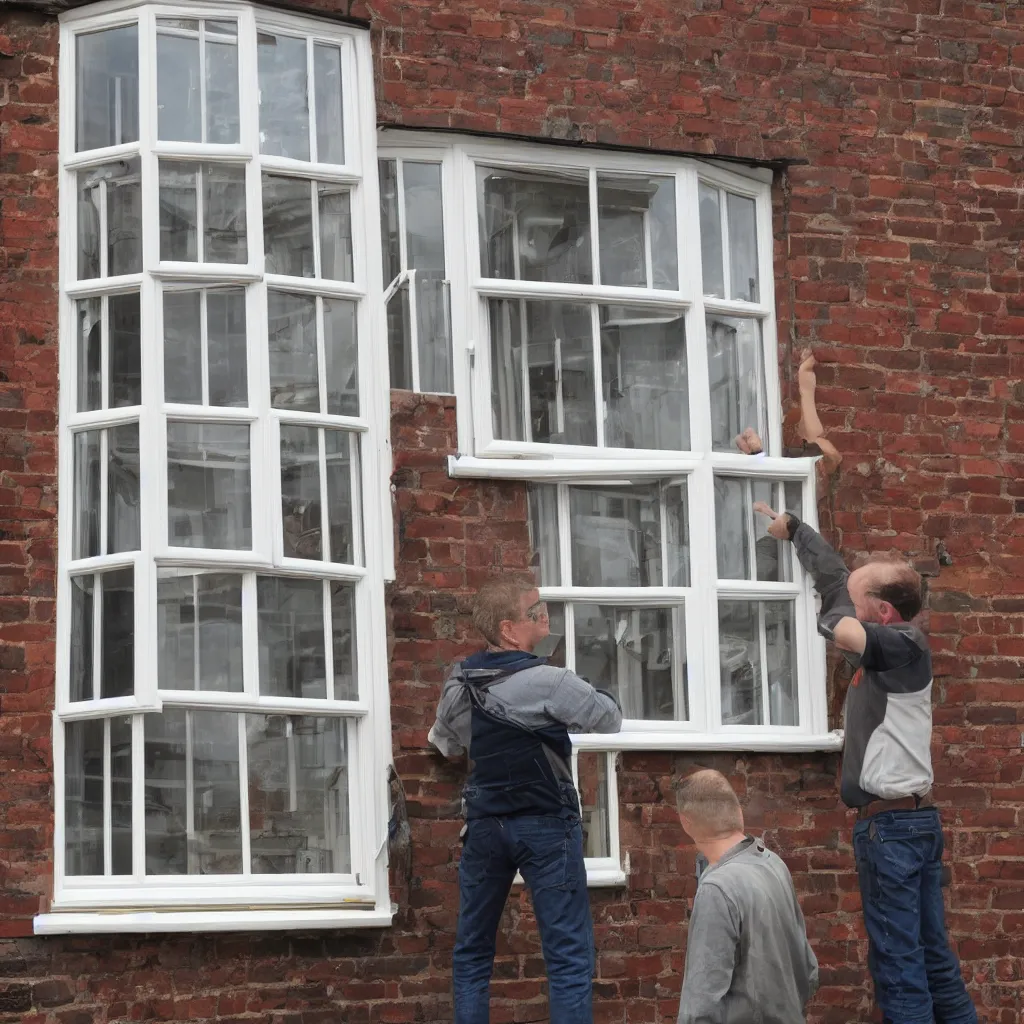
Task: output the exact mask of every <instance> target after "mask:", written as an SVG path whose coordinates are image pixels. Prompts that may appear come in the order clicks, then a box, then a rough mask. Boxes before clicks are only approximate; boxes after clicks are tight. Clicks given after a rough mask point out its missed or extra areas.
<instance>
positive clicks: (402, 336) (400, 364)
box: [387, 281, 415, 391]
mask: <svg viewBox="0 0 1024 1024" xmlns="http://www.w3.org/2000/svg"><path fill="white" fill-rule="evenodd" d="M409 291H410V288H409V282H408V281H405V282H404V283H403V284H402V285H401V287H400V288H399V289H398V291H396V292H395V294H394V295H392V296H391V299H390V301H389V302H388V306H387V318H388V366H389V368H390V373H391V379H390V384H391V387H392V389H396V388H397V389H400V390H402V391H412V390H413V387H414V384H415V381H414V380H413V373H412V326H411V317H412V308H411V301H410V299H409Z"/></svg>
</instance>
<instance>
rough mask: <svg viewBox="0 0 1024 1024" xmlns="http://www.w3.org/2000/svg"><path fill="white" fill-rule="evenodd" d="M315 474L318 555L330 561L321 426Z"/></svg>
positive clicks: (328, 517) (327, 506) (318, 430)
mask: <svg viewBox="0 0 1024 1024" xmlns="http://www.w3.org/2000/svg"><path fill="white" fill-rule="evenodd" d="M316 455H317V474H318V478H319V482H320V557H321V558H322V559H323V561H325V562H330V561H331V560H332V558H333V556H334V552H333V551H331V540H330V537H331V530H330V515H329V510H330V504H329V502H328V497H327V438H326V436H325V435H324V430H323V428H322V427H320V428H318V429H317V432H316Z"/></svg>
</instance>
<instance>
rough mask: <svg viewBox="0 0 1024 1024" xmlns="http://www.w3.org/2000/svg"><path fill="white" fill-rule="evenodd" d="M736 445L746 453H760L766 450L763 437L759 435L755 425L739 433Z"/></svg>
mask: <svg viewBox="0 0 1024 1024" xmlns="http://www.w3.org/2000/svg"><path fill="white" fill-rule="evenodd" d="M734 440H735V444H736V447H737V448H739V450H740V451H741V452H743V454H744V455H760V454H761V452H763V451H764V445H763V444H762V443H761V438H760V437H759V436H758V434H757V431H756V430H755V429H754V428H753V427H747V429H746V430H744V431H743V433H742V434H739V435H738V436H737V437H736V438H735V439H734Z"/></svg>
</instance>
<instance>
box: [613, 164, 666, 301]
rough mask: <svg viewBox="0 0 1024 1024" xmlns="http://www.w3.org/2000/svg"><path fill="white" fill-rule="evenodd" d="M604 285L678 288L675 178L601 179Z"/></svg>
mask: <svg viewBox="0 0 1024 1024" xmlns="http://www.w3.org/2000/svg"><path fill="white" fill-rule="evenodd" d="M597 202H598V238H599V241H600V252H601V283H602V284H607V285H620V286H623V287H633V288H652V287H653V288H671V289H675V288H678V287H679V274H678V269H677V263H678V257H677V254H676V198H675V179H674V178H666V177H659V178H636V177H627V176H621V177H620V176H612V175H604V174H601V175H598V178H597Z"/></svg>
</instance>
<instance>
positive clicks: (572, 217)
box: [477, 167, 593, 284]
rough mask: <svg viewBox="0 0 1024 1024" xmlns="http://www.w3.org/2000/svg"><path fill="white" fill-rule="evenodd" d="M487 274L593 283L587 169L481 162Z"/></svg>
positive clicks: (483, 255) (483, 265) (483, 270)
mask: <svg viewBox="0 0 1024 1024" xmlns="http://www.w3.org/2000/svg"><path fill="white" fill-rule="evenodd" d="M477 189H478V203H479V209H480V265H481V273H482V274H483V276H484V277H504V278H517V279H522V280H524V281H558V282H563V283H566V284H591V283H592V282H593V271H592V269H591V257H590V198H589V175H588V172H587V171H585V170H580V171H528V170H503V169H498V168H495V167H478V168H477Z"/></svg>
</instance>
